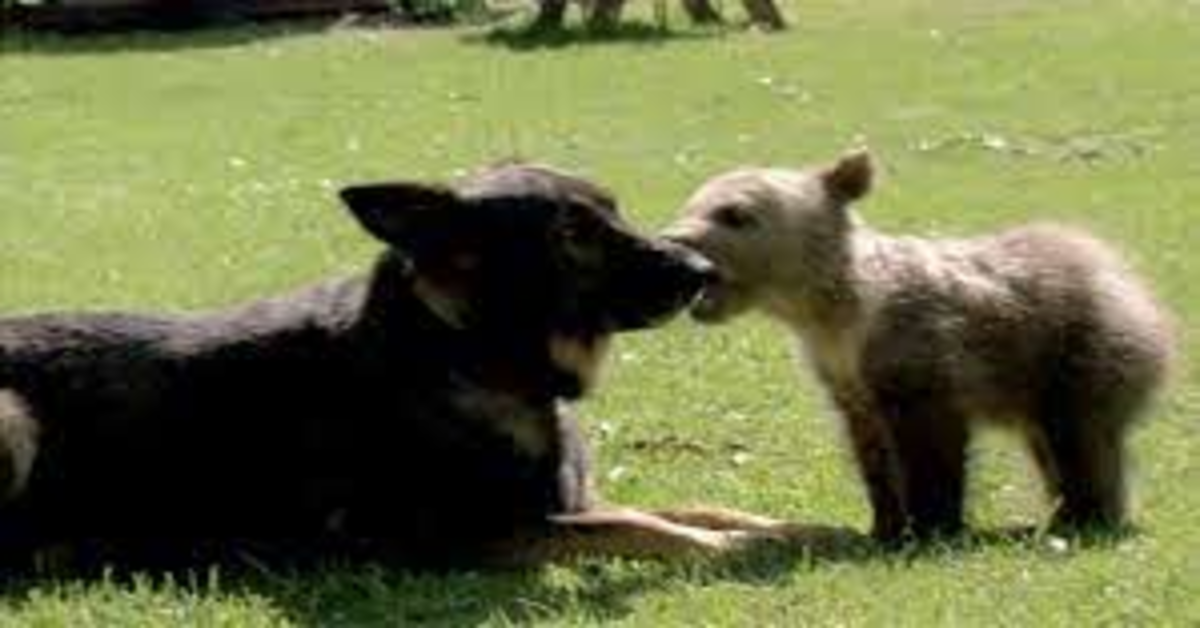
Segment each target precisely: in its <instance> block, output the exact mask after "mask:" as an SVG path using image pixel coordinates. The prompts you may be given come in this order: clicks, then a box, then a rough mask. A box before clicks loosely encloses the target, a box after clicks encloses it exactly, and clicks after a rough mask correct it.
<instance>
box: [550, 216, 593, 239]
mask: <svg viewBox="0 0 1200 628" xmlns="http://www.w3.org/2000/svg"><path fill="white" fill-rule="evenodd" d="M597 231H598V226H597V225H596V223H595V222H592V221H589V220H581V219H578V218H576V219H572V220H567V221H566V222H564V223H563V224H562V225H560V226H559V228H558V237H559V238H562V240H563V241H564V242H567V243H570V244H582V243H586V242H588V241H590V240H592V239H593V238H594V236H595V235H596V232H597Z"/></svg>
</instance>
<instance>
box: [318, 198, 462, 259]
mask: <svg viewBox="0 0 1200 628" xmlns="http://www.w3.org/2000/svg"><path fill="white" fill-rule="evenodd" d="M338 196H339V197H341V199H342V202H343V203H345V204H346V207H348V208H349V209H350V213H352V214H354V217H355V218H356V219H357V220H358V223H359V224H360V225H362V227H363V228H364V229H366V230H367V232H368V233H370V234H371V235H373V236H375V237H376V238H378V239H380V240H382V241H384V242H386V243H387V244H391V245H393V246H396V247H398V248H400V249H401V250H409V251H411V250H412V249H414V248H420V246H419V245H420V242H421V241H422V240H425V239H428V238H429V237H430V236H434V235H435V234H436V233H437V232H438V231H440V228H439V225H442V224H445V223H446V222H447V221H446V220H445V215H446V214H448V213H450V212H452V211H453V210H455V209H458V208H459V207H461V206H462V205H463V202H462V200H461V199H460V198H459V197H458V195H457V194H455V193H454V190H451V189H450V188H448V187H444V186H439V185H430V184H425V183H415V182H407V181H400V182H390V183H369V184H363V185H352V186H350V187H347V188H343V189H342V190H341V191H340V192H338Z"/></svg>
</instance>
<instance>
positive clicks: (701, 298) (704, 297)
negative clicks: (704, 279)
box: [688, 279, 733, 323]
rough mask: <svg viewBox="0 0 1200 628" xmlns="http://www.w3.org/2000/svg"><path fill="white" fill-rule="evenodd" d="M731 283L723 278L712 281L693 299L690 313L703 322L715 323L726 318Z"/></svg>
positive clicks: (689, 309)
mask: <svg viewBox="0 0 1200 628" xmlns="http://www.w3.org/2000/svg"><path fill="white" fill-rule="evenodd" d="M732 290H733V288H732V286H731V284H730V283H729V282H728V281H727V280H725V279H721V280H719V281H712V282H710V283H709V284H708V285H706V286H705V287H704V289H703V290H701V291H700V292H699V293H698V294H697V295H696V297H695V299H694V300H693V301H692V304H691V307H689V308H688V313H689V314H691V316H692V318H693V319H694V320H696V321H699V322H701V323H715V322H719V321H721V320H723V319H724V318H725V314H726V310H727V309H728V307H727V304H728V302H729V300H730V298H731V292H732Z"/></svg>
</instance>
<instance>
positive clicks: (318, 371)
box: [0, 165, 704, 565]
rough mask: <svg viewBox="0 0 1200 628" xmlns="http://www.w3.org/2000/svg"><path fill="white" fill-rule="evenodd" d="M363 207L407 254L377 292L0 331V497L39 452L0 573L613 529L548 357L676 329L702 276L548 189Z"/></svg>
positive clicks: (487, 183)
mask: <svg viewBox="0 0 1200 628" xmlns="http://www.w3.org/2000/svg"><path fill="white" fill-rule="evenodd" d="M342 197H343V199H344V200H345V201H346V203H347V205H348V206H349V207H350V209H351V210H352V212H353V213H354V215H355V216H356V217H357V218H358V219H359V220H360V221H361V222H362V223H363V225H364V227H365V228H366V229H367V230H368V231H370V232H372V233H373V234H375V235H376V236H378V237H380V238H381V239H383V240H385V241H387V242H388V243H389V244H390V245H391V246H389V248H388V250H387V251H386V252H385V253H384V254H383V255H382V256H381V257H380V259H379V260H378V262H377V263H376V264H375V266H374V268H373V270H372V271H371V272H370V273H369V274H368V275H367V276H365V277H358V278H351V279H345V280H339V281H332V282H329V283H323V284H320V285H317V286H314V287H310V288H307V289H304V290H302V291H299V292H296V293H294V294H290V295H287V296H283V297H280V298H274V299H269V300H264V301H259V302H255V303H251V304H248V305H246V306H243V307H239V308H236V309H232V310H228V311H219V312H213V313H203V314H188V315H172V316H145V315H131V314H65V315H36V316H28V317H21V318H10V319H7V320H0V395H3V396H4V399H0V406H5V407H7V408H8V409H7V418H4V417H0V418H2V419H3V421H4V423H6V424H7V427H5V425H0V428H2V429H0V462H4V461H8V462H9V466H10V467H14V468H13V469H10V472H9V473H7V475H5V474H0V478H2V477H9V478H10V479H11V478H17V477H20V475H21V473H20V471H21V469H18V468H15V465H19V464H20V462H19V460H18V459H19V458H20V456H19V455H17V453H16V451H17V449H19V446H20V444H21V443H18V442H17V441H18V440H20V439H21V438H24V439H26V440H28V441H30V442H32V443H33V444H34V445H35V448H34V450H35V455H34V457H33V458H32V461H31V463H30V466H29V468H28V469H27V471H28V473H27V477H26V478H25V480H24V481H23V482H20V484H19V485H17V484H16V482H18V480H11V482H12V483H13V485H11V486H9V487H8V490H7V494H8V496H7V498H5V500H4V502H3V504H2V505H0V564H9V565H12V564H19V563H20V562H21V561H25V560H29V559H31V558H32V557H33V556H34V555H35V553H36V550H38V549H40V548H46V547H50V546H54V545H58V544H62V543H66V544H68V545H69V546H70V547H71V548H72V549H73V550H74V559H75V561H83V562H85V563H86V564H93V563H100V562H105V561H110V560H112V561H119V562H126V561H133V562H135V563H137V564H143V565H158V564H163V563H170V564H177V563H179V562H180V561H182V562H183V563H184V564H195V563H197V562H199V561H209V560H220V561H224V560H226V559H229V558H234V559H236V558H238V557H247V556H253V557H254V558H255V560H265V561H277V560H278V561H283V562H287V563H297V562H301V561H308V560H311V559H314V558H339V559H340V558H349V559H377V560H384V561H390V562H400V563H404V564H446V563H460V562H474V561H477V560H480V559H482V558H483V557H485V555H486V553H487V551H488V548H490V547H493V546H495V545H496V544H497V543H503V542H505V541H507V540H509V539H512V538H515V537H518V536H520V535H526V534H536V531H537V530H538V529H539V527H541V526H544V525H546V521H547V517H549V516H551V515H554V514H562V513H577V512H581V511H583V510H585V509H587V508H588V507H589V505H590V502H591V496H590V494H589V490H588V464H587V456H586V452H585V447H584V444H583V442H582V439H581V437H580V434H579V431H578V428H577V426H576V424H575V422H574V420H573V419H572V418H571V417H570V416H569V414H567V413H566V412H564V411H563V410H562V409H561V405H562V404H561V401H562V400H564V399H570V398H574V397H578V396H579V395H581V394H583V393H584V392H585V389H586V383H585V382H583V381H581V380H580V376H579V373H577V372H573V371H572V370H571V368H569V367H570V365H564V364H560V363H556V362H555V360H554V356H552V355H551V354H550V353H549V352H548V349H547V346H548V343H549V342H550V340H551V339H553V338H571V339H576V340H578V341H579V342H580V343H581V345H580V346H584V347H589V346H592V344H593V343H595V342H598V341H599V340H602V339H603V338H604V337H606V336H607V335H609V334H612V333H615V332H619V331H623V330H627V329H634V328H639V327H646V326H650V325H653V324H655V323H657V322H658V321H660V320H662V319H663V318H665V317H666V316H669V315H670V314H673V313H674V312H675V311H677V310H678V309H679V308H681V307H683V306H685V305H686V304H687V303H688V301H689V300H691V299H692V298H693V297H694V296H695V293H696V292H697V291H698V290H699V288H700V286H701V282H702V281H703V279H704V277H703V275H704V268H703V264H702V263H700V262H698V261H697V260H696V259H695V258H694V257H691V254H689V253H686V252H684V251H682V250H681V249H676V248H673V247H671V245H667V244H663V243H657V242H652V241H650V240H647V239H645V238H642V237H640V236H638V235H636V234H635V233H633V232H632V231H631V230H630V229H628V228H627V227H626V226H625V225H624V224H623V223H622V221H621V220H620V218H619V217H618V216H617V214H616V211H615V206H614V204H613V201H612V200H611V198H610V197H609V196H608V195H607V194H605V193H604V192H603V191H602V190H599V189H598V188H595V187H594V186H592V185H591V184H589V183H587V182H584V181H582V180H579V179H576V178H573V177H569V176H566V175H563V174H561V173H558V172H556V171H553V170H550V169H546V168H539V167H534V166H522V165H511V166H504V167H498V168H495V169H492V170H487V171H484V172H482V173H481V174H478V175H475V176H473V177H471V178H469V179H467V180H465V181H463V182H461V183H460V184H459V185H457V186H455V187H454V188H438V187H433V186H426V185H421V184H411V183H409V184H380V185H373V186H356V187H352V188H348V189H347V190H345V191H343V193H342ZM5 399H6V400H5ZM5 412H6V411H5V410H4V408H3V407H0V415H4V414H5ZM14 425H15V427H14ZM14 460H16V462H14ZM0 493H3V491H0Z"/></svg>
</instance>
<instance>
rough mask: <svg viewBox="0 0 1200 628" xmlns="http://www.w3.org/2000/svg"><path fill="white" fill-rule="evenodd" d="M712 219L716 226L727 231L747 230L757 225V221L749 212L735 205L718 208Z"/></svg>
mask: <svg viewBox="0 0 1200 628" xmlns="http://www.w3.org/2000/svg"><path fill="white" fill-rule="evenodd" d="M712 217H713V220H714V221H716V223H717V224H719V225H721V226H722V227H728V228H729V229H748V228H750V227H753V226H755V225H757V224H758V219H757V218H756V217H755V216H754V214H753V213H752V212H751V211H750V210H748V209H746V208H744V207H738V206H737V205H725V206H723V207H718V208H717V209H716V211H714V212H713V215H712Z"/></svg>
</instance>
